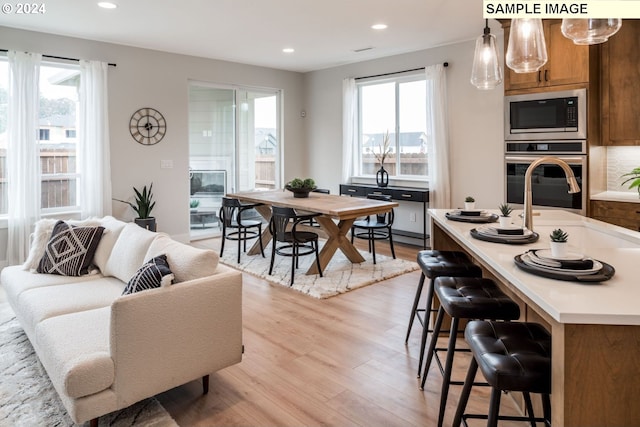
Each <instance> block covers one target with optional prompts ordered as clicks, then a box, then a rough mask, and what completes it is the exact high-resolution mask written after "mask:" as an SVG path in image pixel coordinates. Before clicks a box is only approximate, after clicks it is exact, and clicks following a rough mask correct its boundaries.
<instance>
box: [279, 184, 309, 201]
mask: <svg viewBox="0 0 640 427" xmlns="http://www.w3.org/2000/svg"><path fill="white" fill-rule="evenodd" d="M284 188H285V189H287V190H289V191H291V192H292V193H293V197H296V198H299V199H304V198H305V197H309V193H310V192H311V191H312V190H313V188H308V187H303V188H291V187H290V186H288V185H285V186H284Z"/></svg>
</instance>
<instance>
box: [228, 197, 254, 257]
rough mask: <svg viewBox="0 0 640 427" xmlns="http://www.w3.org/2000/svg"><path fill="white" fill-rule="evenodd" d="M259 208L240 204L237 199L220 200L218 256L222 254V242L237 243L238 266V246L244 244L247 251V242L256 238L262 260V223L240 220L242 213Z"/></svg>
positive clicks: (252, 220)
mask: <svg viewBox="0 0 640 427" xmlns="http://www.w3.org/2000/svg"><path fill="white" fill-rule="evenodd" d="M256 206H260V203H252V204H242V203H240V201H239V200H237V199H232V198H230V197H223V198H222V206H221V207H220V212H219V213H218V216H219V217H220V222H221V223H222V244H221V246H220V256H222V254H223V253H224V242H225V241H226V240H237V241H238V264H240V246H241V243H243V244H244V252H246V251H247V240H251V239H255V238H258V241H259V242H260V253H261V254H262V257H263V258H264V248H263V247H262V221H261V220H255V219H242V213H243V212H245V211H247V210H249V209H253V208H255V207H256Z"/></svg>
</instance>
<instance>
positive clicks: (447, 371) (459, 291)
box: [420, 277, 520, 427]
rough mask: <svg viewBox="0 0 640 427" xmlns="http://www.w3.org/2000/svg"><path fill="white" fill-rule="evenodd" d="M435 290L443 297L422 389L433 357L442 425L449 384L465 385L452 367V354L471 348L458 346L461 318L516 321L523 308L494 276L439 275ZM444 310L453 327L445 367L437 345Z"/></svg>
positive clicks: (426, 362) (439, 420) (434, 326)
mask: <svg viewBox="0 0 640 427" xmlns="http://www.w3.org/2000/svg"><path fill="white" fill-rule="evenodd" d="M434 292H435V293H436V295H437V296H438V299H439V300H440V308H439V309H438V316H437V317H436V321H435V323H434V325H433V334H432V335H431V342H430V343H429V350H427V360H426V361H425V365H424V375H423V376H422V383H421V386H420V388H421V389H424V384H425V382H426V380H427V376H428V375H429V367H430V365H431V361H432V360H433V358H434V356H435V359H436V361H437V363H438V367H439V368H440V372H441V373H442V376H443V378H442V391H441V392H440V413H439V415H438V427H441V426H442V423H443V421H444V413H445V409H446V406H447V397H448V394H449V386H450V385H452V384H456V385H462V384H463V383H462V382H460V381H451V371H452V368H453V356H454V354H455V352H456V351H469V350H467V349H456V339H457V335H458V325H459V323H460V319H491V320H505V321H509V320H517V319H518V318H519V317H520V307H519V306H518V304H516V303H515V302H514V301H513V300H512V299H511V298H509V297H508V296H507V295H506V294H505V293H504V292H502V291H501V290H500V288H498V286H497V285H496V284H495V282H494V281H493V280H491V279H483V278H477V277H438V278H437V279H436V280H435V283H434ZM445 312H446V313H447V314H448V315H449V316H451V329H450V331H449V345H448V346H447V349H446V350H447V358H446V361H445V365H444V369H443V368H442V363H441V362H440V359H439V358H438V355H437V354H436V353H437V351H439V350H444V349H439V348H436V344H437V341H438V336H439V335H440V329H441V327H442V321H443V319H444V314H445Z"/></svg>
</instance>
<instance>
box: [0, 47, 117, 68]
mask: <svg viewBox="0 0 640 427" xmlns="http://www.w3.org/2000/svg"><path fill="white" fill-rule="evenodd" d="M0 52H8V50H7V49H0ZM42 57H43V58H51V59H62V60H64V61H75V62H80V60H79V59H77V58H67V57H65V56H54V55H42ZM109 66H110V67H115V66H116V64H112V63H111V62H110V63H109Z"/></svg>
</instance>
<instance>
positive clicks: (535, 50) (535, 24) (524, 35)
mask: <svg viewBox="0 0 640 427" xmlns="http://www.w3.org/2000/svg"><path fill="white" fill-rule="evenodd" d="M505 63H506V64H507V66H508V67H509V68H511V69H512V70H513V71H515V72H516V73H531V72H533V71H538V70H539V69H540V67H542V66H543V65H544V64H546V63H547V45H546V43H545V41H544V31H543V29H542V20H541V19H512V20H511V30H510V32H509V45H508V46H507V55H506V58H505Z"/></svg>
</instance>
